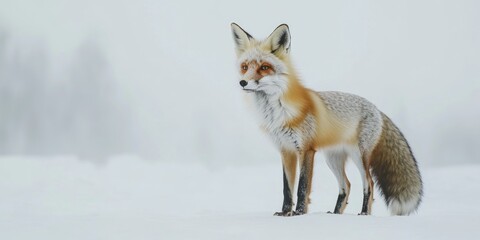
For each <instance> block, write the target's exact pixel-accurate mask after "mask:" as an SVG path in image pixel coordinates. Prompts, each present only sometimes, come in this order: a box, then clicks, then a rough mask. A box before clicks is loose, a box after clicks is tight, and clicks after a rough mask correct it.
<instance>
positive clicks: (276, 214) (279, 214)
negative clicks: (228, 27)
mask: <svg viewBox="0 0 480 240" xmlns="http://www.w3.org/2000/svg"><path fill="white" fill-rule="evenodd" d="M273 216H280V217H291V216H293V211H289V212H276V213H274V214H273Z"/></svg>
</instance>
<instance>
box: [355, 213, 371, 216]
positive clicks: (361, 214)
mask: <svg viewBox="0 0 480 240" xmlns="http://www.w3.org/2000/svg"><path fill="white" fill-rule="evenodd" d="M367 215H370V214H368V213H366V212H361V213H359V214H358V216H367Z"/></svg>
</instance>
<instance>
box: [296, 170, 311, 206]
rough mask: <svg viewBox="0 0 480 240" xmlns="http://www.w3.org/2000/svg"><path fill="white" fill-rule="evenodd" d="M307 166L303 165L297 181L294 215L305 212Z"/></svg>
mask: <svg viewBox="0 0 480 240" xmlns="http://www.w3.org/2000/svg"><path fill="white" fill-rule="evenodd" d="M306 168H307V167H306V166H303V167H302V170H301V171H300V179H299V182H298V193H297V199H298V200H297V202H298V204H297V208H296V209H295V213H294V214H295V215H301V214H304V213H305V207H306V204H308V203H307V199H306V197H307V189H308V186H307V184H308V176H307V169H306Z"/></svg>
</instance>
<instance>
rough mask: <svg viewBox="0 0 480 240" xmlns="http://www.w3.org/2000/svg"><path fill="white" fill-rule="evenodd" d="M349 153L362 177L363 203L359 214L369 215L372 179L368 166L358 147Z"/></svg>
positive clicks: (371, 199) (371, 201)
mask: <svg viewBox="0 0 480 240" xmlns="http://www.w3.org/2000/svg"><path fill="white" fill-rule="evenodd" d="M349 154H350V157H351V158H352V160H353V162H354V163H355V165H356V166H357V168H358V171H359V172H360V176H361V177H362V184H363V204H362V212H360V213H359V215H370V213H371V211H372V203H373V180H372V175H371V174H370V168H369V167H368V164H369V163H368V161H367V159H366V158H365V157H363V156H362V154H361V153H360V150H359V149H358V148H354V149H352V150H351V151H350V152H349Z"/></svg>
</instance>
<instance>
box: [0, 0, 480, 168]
mask: <svg viewBox="0 0 480 240" xmlns="http://www.w3.org/2000/svg"><path fill="white" fill-rule="evenodd" d="M479 10H480V2H478V1H474V0H471V1H466V0H462V1H447V0H441V1H434V0H430V1H414V0H408V1H293V2H292V1H250V0H246V1H241V2H239V1H213V0H207V1H154V0H150V1H149V0H140V1H123V0H115V1H112V0H101V1H99V0H87V1H55V0H49V1H34V0H31V1H17V0H15V1H13V0H11V1H9V0H0V91H1V92H2V94H1V96H0V97H1V98H2V100H1V101H0V124H1V125H0V130H1V132H2V134H1V137H0V152H1V153H2V154H3V155H63V154H68V155H79V156H81V157H83V159H88V160H92V161H101V160H105V159H108V158H109V156H112V155H123V154H128V155H138V156H140V157H141V158H142V159H151V160H157V161H172V162H191V161H194V162H200V163H202V164H207V165H210V166H217V165H231V164H252V163H258V162H270V163H274V162H275V163H276V162H277V161H278V153H277V152H276V150H275V149H274V147H273V146H272V144H270V142H269V140H268V139H267V138H266V137H265V136H264V135H263V134H262V133H261V131H260V130H259V128H258V127H257V124H256V122H255V121H254V118H253V116H252V114H250V113H251V112H250V111H249V109H248V107H247V106H246V104H245V102H244V99H243V97H242V94H244V93H242V92H241V91H240V90H239V87H238V79H237V73H236V68H235V56H234V50H233V41H232V38H231V33H230V22H233V21H234V22H237V23H238V24H240V25H241V26H242V27H244V28H245V29H246V30H247V31H249V32H250V33H251V34H252V35H253V36H255V37H258V38H263V37H266V36H267V35H268V34H270V32H271V31H272V30H273V29H274V28H275V27H276V26H277V25H279V24H281V23H287V24H289V26H290V30H291V34H292V52H291V53H292V55H293V60H294V62H295V64H296V66H297V68H298V71H299V73H300V74H301V76H302V79H303V82H304V83H305V85H307V86H308V87H311V88H314V89H316V90H338V91H346V92H351V93H355V94H358V95H361V96H363V97H366V98H367V99H369V100H370V101H372V102H373V103H375V104H376V105H377V106H378V107H379V108H380V109H381V110H382V111H384V112H385V113H387V114H388V115H389V116H390V117H391V118H392V119H393V120H394V121H395V122H396V123H397V125H399V127H400V129H402V130H403V132H404V133H405V135H406V137H407V139H408V140H409V141H410V144H411V146H412V148H413V150H414V152H415V153H416V155H417V159H418V161H419V162H420V163H421V164H422V165H423V166H430V165H442V164H456V163H466V162H477V163H478V162H479V161H480V159H479V158H480V148H478V146H480V138H478V136H479V134H480V125H479V124H478V122H479V120H480V108H479V106H478V103H479V102H480V94H479V90H480V71H479V69H480V45H479V44H478V43H479V42H480V28H479V27H478V23H479V22H480V15H479V14H478V12H479Z"/></svg>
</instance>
